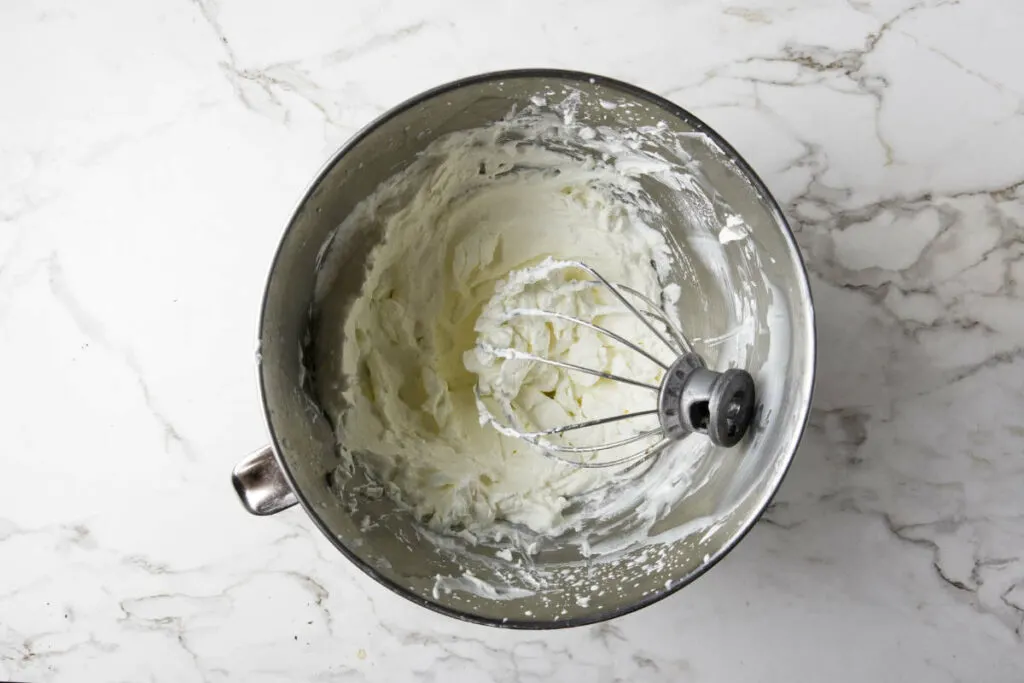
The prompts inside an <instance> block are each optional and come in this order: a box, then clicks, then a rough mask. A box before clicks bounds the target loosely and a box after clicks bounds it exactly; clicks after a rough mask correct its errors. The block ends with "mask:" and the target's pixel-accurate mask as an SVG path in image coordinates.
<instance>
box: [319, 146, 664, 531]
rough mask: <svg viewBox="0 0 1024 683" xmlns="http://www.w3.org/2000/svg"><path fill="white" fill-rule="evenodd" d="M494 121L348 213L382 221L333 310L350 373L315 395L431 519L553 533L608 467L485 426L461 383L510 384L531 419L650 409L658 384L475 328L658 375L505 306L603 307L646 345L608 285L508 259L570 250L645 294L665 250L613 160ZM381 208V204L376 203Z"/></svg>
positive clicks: (598, 341)
mask: <svg viewBox="0 0 1024 683" xmlns="http://www.w3.org/2000/svg"><path fill="white" fill-rule="evenodd" d="M502 132H503V131H502V130H501V129H500V128H497V129H483V130H474V131H466V132H460V133H455V134H453V135H450V136H448V137H446V138H444V139H443V140H440V141H438V142H436V143H434V144H433V145H432V146H431V147H430V148H428V149H427V150H426V151H425V152H424V153H423V155H422V156H421V157H420V159H419V160H418V161H416V162H415V164H414V167H413V168H411V169H408V170H407V171H406V173H405V174H404V175H403V176H401V177H399V178H397V179H395V181H394V182H392V183H390V184H387V185H385V186H383V187H382V188H381V189H380V190H379V191H378V192H377V193H376V195H375V196H374V197H373V198H372V199H371V200H370V201H369V202H365V203H364V204H363V205H361V206H360V207H359V208H358V209H357V210H356V211H355V212H354V213H353V214H352V215H351V216H350V217H349V218H348V221H356V222H366V223H373V222H375V221H377V220H381V222H382V223H383V231H384V238H383V241H382V242H381V243H380V244H379V245H378V247H376V249H375V250H374V252H373V254H372V256H371V260H370V266H369V269H368V271H367V274H366V279H365V283H364V285H363V288H362V291H361V293H360V295H359V297H358V299H357V300H356V301H355V302H354V303H353V304H352V306H351V308H350V310H349V312H348V315H347V317H346V319H345V322H344V335H343V339H344V342H343V343H344V348H343V351H342V358H343V371H344V374H345V375H346V378H347V380H348V381H347V388H346V389H345V390H344V391H343V392H342V395H341V396H340V397H339V396H333V397H332V396H328V397H325V399H326V400H325V401H324V403H325V404H327V406H328V408H329V409H333V410H332V412H334V415H333V416H332V417H333V419H334V423H335V424H336V425H337V426H338V429H339V437H342V435H343V438H339V441H340V442H341V443H343V444H344V448H345V451H346V453H347V454H349V457H353V458H355V459H357V460H359V461H360V462H361V463H362V464H364V465H365V466H367V467H368V468H369V469H370V470H371V471H372V473H373V476H374V478H375V479H377V480H378V481H380V482H382V483H384V484H385V485H386V490H387V492H388V493H389V495H391V496H392V497H393V498H395V499H396V500H399V501H400V502H401V503H403V504H404V505H406V506H408V507H409V508H411V509H412V510H413V511H414V513H415V514H416V515H417V517H419V518H420V519H421V520H423V521H424V522H426V523H427V524H428V525H429V526H430V527H431V528H434V529H436V530H450V529H465V530H468V531H471V532H474V533H481V532H482V533H486V532H487V530H488V528H489V527H490V526H491V525H492V524H493V523H494V522H495V521H496V520H500V521H504V522H510V523H513V524H518V525H522V526H524V527H526V528H528V529H531V530H533V531H535V532H539V533H551V532H555V531H557V530H559V529H560V528H561V527H562V526H563V523H564V521H565V520H564V518H563V511H564V510H565V509H566V508H567V507H568V506H569V505H570V503H571V501H573V499H574V498H576V497H577V496H580V495H581V494H585V493H586V492H588V491H592V490H595V489H598V488H600V487H602V486H604V485H606V484H607V483H609V481H610V480H611V478H613V477H615V476H616V474H617V473H616V472H615V471H610V470H598V469H581V468H577V467H573V466H571V465H566V464H563V463H560V462H557V461H554V460H552V459H550V458H548V457H546V456H545V455H543V454H542V453H541V452H540V451H539V449H538V448H537V447H535V446H532V445H530V444H528V443H526V442H524V441H522V440H520V439H517V438H512V437H509V436H506V435H503V434H501V433H499V432H498V431H497V430H495V429H494V428H492V427H491V426H489V425H482V424H481V422H480V418H479V414H478V410H477V404H476V398H475V394H474V388H475V387H476V386H477V385H478V384H479V386H480V387H481V390H482V392H483V393H485V394H493V391H494V390H495V389H496V388H499V387H500V388H501V389H502V391H503V392H505V393H506V394H508V393H509V392H511V394H512V395H515V396H516V397H518V399H519V402H520V404H523V405H526V406H527V407H528V408H529V412H530V414H531V415H532V418H533V422H532V424H533V425H534V426H541V427H547V426H554V425H557V424H566V423H569V422H572V421H578V420H581V419H592V418H597V417H604V416H608V415H618V414H621V413H622V412H623V411H628V410H637V409H638V408H639V407H643V408H648V409H649V408H651V407H653V406H654V405H655V396H654V395H652V394H651V393H650V392H649V391H648V390H645V389H640V388H637V387H629V386H623V385H619V384H617V383H613V382H609V381H607V380H603V381H600V382H599V381H596V380H597V378H596V377H592V376H588V375H585V374H581V373H567V372H565V371H557V370H556V369H554V368H550V367H544V366H539V365H538V364H534V363H525V364H524V363H522V362H521V361H513V362H505V361H504V360H502V359H496V358H495V357H494V356H493V354H491V353H488V352H487V351H484V350H483V347H482V346H481V345H480V344H479V343H478V342H481V341H482V342H483V343H484V344H489V345H490V348H492V349H493V348H494V347H498V346H509V345H515V344H519V345H521V346H522V348H524V349H532V350H535V351H543V352H544V353H546V354H552V355H553V357H560V358H568V357H570V356H571V357H572V362H576V363H579V364H581V365H589V366H592V367H594V368H596V369H601V370H606V371H609V372H614V373H616V374H622V375H625V376H631V377H636V378H637V379H640V380H643V381H648V382H651V383H653V384H655V385H656V384H658V382H659V381H660V373H661V372H662V370H661V368H659V367H658V366H657V365H655V364H653V363H651V362H650V361H649V360H647V359H645V358H644V357H643V356H641V355H639V354H637V353H635V352H632V351H629V350H628V349H625V348H624V347H622V346H620V345H617V344H615V342H613V341H611V340H609V339H607V338H602V336H601V335H598V334H597V333H596V332H593V331H592V330H588V329H586V328H582V327H580V326H578V325H574V324H571V323H566V322H564V321H557V320H545V319H541V318H533V317H519V318H515V319H513V320H509V319H507V313H508V312H509V311H511V310H513V309H515V308H524V307H526V308H535V309H541V308H543V309H547V310H555V311H558V312H563V313H567V314H572V315H577V316H580V317H582V318H584V319H590V318H594V317H597V318H598V319H599V320H601V319H602V318H609V320H608V321H607V324H609V325H611V326H613V327H616V326H617V328H618V329H617V331H618V332H619V333H620V334H622V335H623V336H625V337H627V338H630V339H631V340H634V341H636V342H637V343H640V344H641V345H644V346H647V347H652V348H653V347H654V346H656V345H657V344H658V343H659V342H658V341H657V339H656V338H653V337H652V334H651V332H650V331H649V330H647V329H646V328H645V327H644V326H643V325H642V323H640V322H639V321H638V320H636V319H635V318H633V317H632V316H630V315H627V316H621V315H618V316H615V315H612V314H611V313H610V312H609V311H608V310H607V309H609V301H608V299H609V296H608V295H607V293H605V294H603V295H602V293H601V292H600V291H598V290H597V289H596V288H594V287H591V286H580V287H576V288H567V287H565V286H564V285H565V284H566V282H568V281H569V280H571V279H573V278H578V277H579V275H580V274H579V273H578V272H577V273H575V274H573V273H572V272H570V271H569V270H565V269H563V270H562V271H560V272H557V273H552V274H551V277H547V278H540V279H539V280H538V281H535V282H530V283H526V282H525V281H523V280H518V281H517V280H516V279H515V275H513V273H515V272H516V271H518V270H520V269H523V268H529V267H530V266H537V265H538V264H540V263H541V262H542V261H544V260H545V259H548V258H551V257H554V258H557V259H565V260H568V259H579V260H582V261H584V262H586V263H587V264H589V265H591V266H592V267H594V268H596V269H597V270H598V271H599V272H601V273H602V274H603V275H604V276H605V277H607V278H609V279H611V280H613V281H615V282H618V283H622V284H625V285H629V286H630V287H632V288H634V289H636V290H638V291H640V292H643V293H644V294H645V295H647V296H648V297H650V298H652V299H654V300H656V301H657V300H660V298H661V296H662V285H661V284H660V282H661V280H660V278H659V273H658V268H661V270H662V272H663V273H664V272H666V271H667V268H668V261H669V250H668V247H667V245H666V243H665V240H664V237H663V236H662V234H661V233H660V232H659V231H657V230H655V229H653V228H651V227H650V226H649V225H647V224H646V223H645V221H644V218H643V217H642V216H641V215H640V211H639V209H638V207H639V204H638V203H637V202H636V201H635V197H636V196H637V194H638V193H639V185H638V184H637V182H636V181H635V180H634V179H632V178H631V177H629V176H628V175H625V174H623V173H621V172H620V171H618V170H617V169H616V168H615V166H614V164H609V163H606V162H603V161H601V160H600V159H589V160H580V159H576V158H572V157H569V156H567V155H565V154H562V153H559V152H555V151H551V150H548V149H546V148H545V147H543V146H542V145H523V144H520V142H518V141H516V142H501V141H500V138H501V133H502ZM563 134H564V132H563ZM398 197H403V203H402V205H401V206H400V207H398V208H397V209H396V208H395V207H394V203H395V201H396V198H398ZM631 197H632V198H634V200H633V201H629V199H630V198H631ZM382 207H387V209H388V213H387V215H386V216H384V217H383V218H382V219H379V218H378V217H379V216H381V214H382V213H383V212H382ZM510 277H511V279H510ZM496 292H497V293H498V295H497V296H495V294H496ZM619 310H620V311H621V310H622V308H621V306H620V307H619ZM661 351H662V353H663V355H664V357H665V359H666V360H667V361H671V359H672V353H671V352H670V351H668V350H667V349H661ZM517 363H518V366H517V367H510V366H515V365H517ZM339 399H340V400H339ZM629 422H632V421H624V422H619V423H614V424H613V425H610V426H608V427H607V428H605V429H602V430H597V433H594V434H591V435H589V436H588V438H595V439H598V440H599V441H603V440H608V439H612V438H621V436H622V435H625V434H630V433H633V432H634V431H635V429H636V428H637V426H636V425H631V424H629ZM655 424H656V423H655ZM647 426H648V427H652V426H654V425H652V424H651V423H650V422H648V425H647Z"/></svg>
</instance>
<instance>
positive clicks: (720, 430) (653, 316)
mask: <svg viewBox="0 0 1024 683" xmlns="http://www.w3.org/2000/svg"><path fill="white" fill-rule="evenodd" d="M555 268H556V269H557V268H578V269H580V270H583V271H585V272H587V273H589V274H590V275H592V276H594V278H595V280H594V281H593V283H592V284H594V285H598V286H604V287H606V288H607V289H608V290H609V291H610V292H611V293H612V294H613V295H614V296H615V297H616V298H617V299H618V301H619V302H620V303H621V304H622V305H623V306H624V307H625V309H626V310H628V311H629V312H630V313H632V314H633V315H635V316H636V317H637V318H638V319H639V320H640V321H641V322H642V323H643V324H644V325H645V326H646V327H647V328H648V329H649V330H650V331H651V332H653V333H654V335H655V336H656V337H657V338H658V339H659V340H661V342H662V343H663V344H664V345H665V346H666V347H667V348H668V349H669V350H670V351H671V352H672V353H673V354H674V357H675V360H674V361H673V362H672V363H669V364H666V363H664V362H662V361H661V360H659V359H658V358H656V357H655V356H654V355H652V354H651V353H650V352H649V351H646V350H644V349H642V348H640V347H639V346H637V345H636V344H634V343H633V342H631V341H630V340H628V339H625V338H624V337H622V336H620V335H618V334H616V333H614V332H612V331H611V330H608V329H606V328H604V327H602V326H600V325H596V324H595V323H594V322H592V321H587V320H581V319H579V318H575V317H572V316H567V315H565V314H561V313H557V312H554V311H540V310H532V309H531V310H519V311H517V312H516V313H515V315H529V316H539V317H548V318H557V319H560V320H563V321H568V322H572V323H576V324H579V325H582V326H584V327H587V328H589V329H592V330H594V331H596V332H598V333H600V334H603V335H605V336H607V337H608V338H610V339H612V340H613V341H615V342H616V343H618V344H621V345H623V346H625V347H627V348H629V349H632V350H633V351H635V352H637V353H640V354H642V355H643V356H645V357H647V358H648V359H650V360H651V361H653V362H654V363H656V364H657V365H659V366H661V368H663V369H664V371H665V373H664V376H663V378H662V380H661V385H660V386H654V385H650V384H646V383H643V382H638V381H636V380H635V379H632V378H628V377H622V376H618V375H614V374H609V373H607V372H604V371H602V370H597V369H594V368H587V367H582V366H579V365H574V364H572V363H567V362H564V361H559V360H555V359H551V358H544V357H542V356H538V355H535V354H531V353H526V352H522V351H516V350H514V349H511V348H504V349H495V348H489V349H488V350H489V351H490V352H491V353H492V354H494V355H496V356H498V357H503V358H516V359H520V360H529V361H536V362H540V363H545V364H548V365H554V366H556V367H559V368H562V369H564V370H568V371H575V372H583V373H587V374H591V375H596V376H598V377H601V378H603V379H606V380H611V381H616V382H623V383H626V384H632V385H637V386H642V387H646V388H648V389H650V390H652V391H655V392H657V394H658V403H657V408H656V409H655V410H642V411H636V412H633V413H631V414H628V415H616V416H609V417H605V418H597V419H592V420H585V421H583V422H578V423H574V424H569V425H563V426H559V427H553V428H548V429H543V430H538V431H527V430H523V429H519V428H518V427H516V426H514V424H513V426H509V424H507V423H506V422H508V421H506V420H498V419H497V418H496V417H495V416H494V415H493V414H491V413H490V411H489V410H487V409H486V408H485V407H484V405H483V403H482V402H481V400H480V395H479V393H478V394H477V402H478V405H479V406H480V409H481V415H482V416H483V418H484V421H486V422H489V423H490V424H492V425H493V426H494V427H495V428H496V429H498V431H500V432H501V433H503V434H506V435H509V436H514V437H517V438H520V439H523V440H525V441H528V442H529V443H532V444H534V445H536V446H538V447H540V449H541V450H542V451H543V452H544V453H545V454H546V455H548V456H549V457H552V458H555V459H557V460H560V461H562V462H566V463H568V464H571V465H575V466H579V467H587V468H595V467H612V466H617V465H625V464H630V463H635V462H638V461H640V460H643V459H646V458H648V457H651V456H653V455H656V454H658V453H660V452H661V451H662V450H664V449H665V447H667V446H668V445H669V444H671V443H672V442H673V441H677V440H679V439H682V438H684V437H686V436H687V435H689V434H693V433H697V434H703V435H706V436H707V437H708V439H709V440H710V441H711V442H712V443H713V444H715V445H716V446H722V447H727V448H728V447H732V446H735V445H736V444H738V443H739V442H740V441H741V440H742V439H743V437H744V435H745V434H746V433H747V431H748V429H749V427H750V425H751V423H752V422H753V420H754V415H755V406H756V401H755V399H756V395H755V385H754V379H753V377H751V375H750V373H749V372H747V371H746V370H743V369H739V368H731V369H728V370H725V371H723V372H717V371H714V370H711V369H709V368H708V367H707V365H706V363H705V362H704V359H703V358H702V357H701V356H700V355H698V354H697V353H696V352H694V349H693V346H692V344H691V343H690V342H689V340H688V339H686V337H685V336H684V335H683V333H682V331H681V330H679V328H678V326H677V325H676V324H675V323H674V322H673V321H672V320H671V319H670V318H669V316H667V315H665V313H664V312H663V311H662V310H661V307H660V306H659V305H658V304H656V303H655V302H654V301H652V300H651V299H650V298H648V297H646V296H645V295H644V294H642V293H641V292H638V291H636V290H634V289H631V288H629V287H626V286H624V285H619V284H613V283H611V282H609V281H608V280H607V279H605V278H604V277H603V276H602V275H601V274H600V273H598V272H597V271H596V270H595V269H593V268H592V267H590V266H588V265H586V264H585V263H581V262H579V261H562V262H557V263H555ZM631 299H633V300H636V301H637V302H638V303H640V304H642V305H643V307H644V308H643V310H641V309H640V308H639V307H638V306H637V305H635V304H634V303H633V302H632V301H631ZM659 326H660V328H659ZM651 414H656V415H657V417H658V422H659V426H660V429H657V430H649V431H645V432H640V433H638V434H636V435H634V436H631V437H627V438H625V439H621V440H619V441H616V442H612V443H605V444H600V445H595V446H583V447H581V446H572V445H564V444H557V443H553V442H551V441H550V440H549V439H548V437H550V436H560V435H564V434H566V433H568V432H573V431H576V430H581V429H587V428H592V427H597V426H600V425H604V424H608V423H610V422H619V421H621V420H627V419H631V418H635V417H641V416H644V415H651ZM650 438H655V439H657V441H656V442H655V443H653V444H650V445H648V446H647V447H645V448H643V449H642V450H639V451H637V452H635V453H632V454H630V455H628V456H625V457H617V458H613V459H610V460H598V461H593V460H591V461H587V460H583V459H575V460H574V459H572V458H570V457H567V455H568V454H575V455H577V456H578V455H579V454H585V453H597V452H599V451H607V450H611V449H616V448H620V447H622V446H625V445H627V444H631V443H637V442H642V441H644V440H646V439H650Z"/></svg>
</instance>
